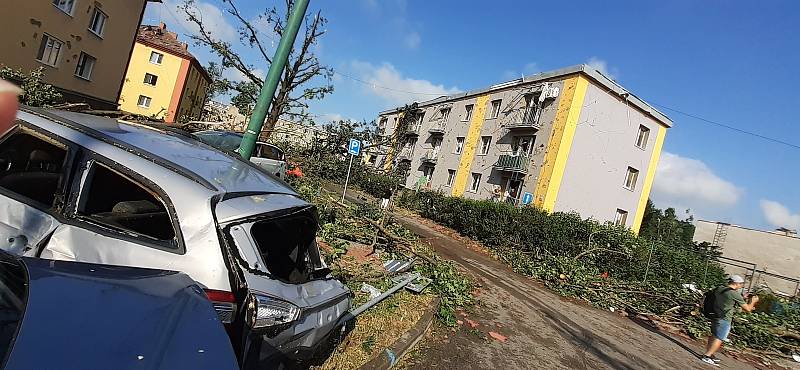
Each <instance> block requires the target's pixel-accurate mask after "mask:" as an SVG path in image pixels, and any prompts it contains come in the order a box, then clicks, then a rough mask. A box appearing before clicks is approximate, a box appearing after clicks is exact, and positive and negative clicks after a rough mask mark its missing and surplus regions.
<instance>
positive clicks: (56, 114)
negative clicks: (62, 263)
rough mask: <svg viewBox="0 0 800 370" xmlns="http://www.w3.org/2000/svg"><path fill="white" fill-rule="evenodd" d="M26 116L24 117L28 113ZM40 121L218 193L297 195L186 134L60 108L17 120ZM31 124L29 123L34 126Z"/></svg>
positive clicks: (33, 111) (249, 165)
mask: <svg viewBox="0 0 800 370" xmlns="http://www.w3.org/2000/svg"><path fill="white" fill-rule="evenodd" d="M26 113H28V114H26ZM37 117H38V118H44V119H46V120H47V121H50V122H52V123H56V124H60V125H62V126H66V127H69V128H71V129H74V130H76V131H79V132H81V133H83V134H85V135H87V136H89V137H92V138H94V139H97V140H99V141H102V142H105V143H107V144H110V145H114V146H117V147H121V148H123V149H126V150H127V151H128V152H131V153H133V154H134V155H138V156H141V157H144V158H146V159H148V160H151V161H153V162H155V163H157V164H159V165H161V166H162V167H165V168H167V169H169V170H172V171H174V172H175V173H178V174H180V175H183V176H184V177H187V178H190V179H192V180H194V181H196V182H198V183H200V184H201V185H203V186H205V187H206V188H208V189H209V190H212V191H213V190H216V191H217V192H220V193H247V192H251V193H252V192H258V193H281V194H293V195H295V194H296V192H295V191H294V190H293V189H292V188H291V187H290V186H289V185H287V184H286V183H284V182H282V181H281V180H279V179H277V178H275V177H273V176H271V175H269V174H267V173H266V172H264V171H262V170H261V169H259V168H258V167H257V166H255V165H253V164H252V163H250V162H249V161H244V160H242V159H241V158H238V157H235V156H232V155H229V154H227V153H225V152H223V151H220V150H217V149H215V148H213V147H212V146H210V145H207V144H205V143H202V142H200V141H199V140H196V139H194V138H192V137H190V136H188V135H182V134H180V133H177V132H174V131H171V130H166V129H164V128H159V127H152V126H147V125H144V124H138V123H133V122H127V121H123V120H118V119H113V118H107V117H99V116H94V115H89V114H82V113H75V112H67V111H60V110H50V109H48V110H43V109H36V108H28V107H24V108H22V109H21V111H20V113H19V114H18V115H17V118H19V119H22V120H24V121H27V122H29V123H31V124H36V122H37V121H38V122H40V124H39V126H40V125H41V123H42V122H41V120H37ZM32 121H33V122H32Z"/></svg>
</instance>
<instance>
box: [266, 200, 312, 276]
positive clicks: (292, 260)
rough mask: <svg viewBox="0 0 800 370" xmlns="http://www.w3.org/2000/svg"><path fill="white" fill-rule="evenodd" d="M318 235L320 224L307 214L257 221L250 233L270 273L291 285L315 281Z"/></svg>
mask: <svg viewBox="0 0 800 370" xmlns="http://www.w3.org/2000/svg"><path fill="white" fill-rule="evenodd" d="M316 233H317V221H316V220H315V219H314V218H313V217H311V216H310V215H309V214H307V213H306V212H301V213H297V214H292V215H289V216H284V217H277V218H273V219H268V220H262V221H257V222H255V223H254V224H253V226H252V228H251V229H250V234H251V235H252V236H253V240H255V242H256V247H258V250H259V252H260V253H261V255H262V256H263V259H264V263H265V264H266V265H267V270H269V272H270V273H272V274H273V275H275V277H277V278H278V279H281V280H284V281H287V282H289V283H303V282H306V281H308V280H309V279H310V278H311V273H312V270H313V265H314V263H312V262H311V261H310V258H311V257H310V256H309V253H314V252H315V251H314V250H312V248H316V246H315V245H314V242H315V240H314V238H315V235H316Z"/></svg>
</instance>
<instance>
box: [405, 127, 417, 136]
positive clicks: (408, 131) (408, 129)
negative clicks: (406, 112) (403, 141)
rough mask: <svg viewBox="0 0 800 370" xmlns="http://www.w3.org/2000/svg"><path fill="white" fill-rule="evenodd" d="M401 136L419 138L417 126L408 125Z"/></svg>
mask: <svg viewBox="0 0 800 370" xmlns="http://www.w3.org/2000/svg"><path fill="white" fill-rule="evenodd" d="M403 134H404V135H407V136H419V125H417V124H414V125H409V126H408V127H406V130H405V131H404V132H403Z"/></svg>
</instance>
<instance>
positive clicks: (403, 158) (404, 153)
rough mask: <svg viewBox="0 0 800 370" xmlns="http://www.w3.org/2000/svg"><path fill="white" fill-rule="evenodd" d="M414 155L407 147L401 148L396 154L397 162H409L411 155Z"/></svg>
mask: <svg viewBox="0 0 800 370" xmlns="http://www.w3.org/2000/svg"><path fill="white" fill-rule="evenodd" d="M413 155H414V152H412V151H411V150H408V149H403V150H401V151H400V154H398V155H397V161H398V162H411V157H412V156H413Z"/></svg>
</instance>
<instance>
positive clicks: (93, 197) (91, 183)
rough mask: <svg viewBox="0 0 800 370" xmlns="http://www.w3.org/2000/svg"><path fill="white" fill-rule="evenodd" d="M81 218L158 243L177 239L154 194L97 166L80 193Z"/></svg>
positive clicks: (170, 220)
mask: <svg viewBox="0 0 800 370" xmlns="http://www.w3.org/2000/svg"><path fill="white" fill-rule="evenodd" d="M78 215H79V216H85V217H87V218H89V219H91V220H93V221H96V222H97V223H100V224H102V225H104V226H109V227H111V228H113V229H117V230H120V231H128V232H134V233H136V234H139V235H144V236H147V237H150V238H153V239H157V240H172V239H174V238H175V228H174V227H173V225H172V219H171V218H170V216H169V213H167V209H166V207H165V206H164V202H163V201H161V199H160V198H159V197H158V196H157V195H156V194H155V192H154V191H152V190H150V189H148V188H146V187H145V186H143V185H141V184H139V183H137V182H136V181H134V180H132V179H130V178H128V177H127V176H124V175H122V174H120V173H118V172H116V171H114V170H112V169H110V168H108V167H106V166H104V165H101V164H99V163H97V162H94V163H93V164H92V165H91V168H90V169H89V176H88V177H87V180H86V184H85V185H84V186H83V189H81V195H80V200H79V201H78Z"/></svg>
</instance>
